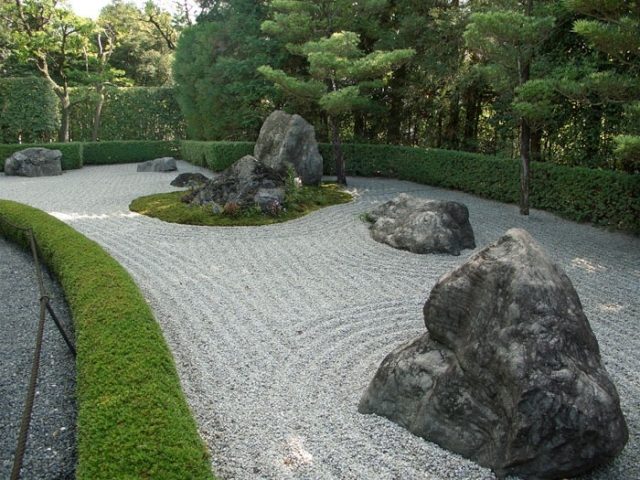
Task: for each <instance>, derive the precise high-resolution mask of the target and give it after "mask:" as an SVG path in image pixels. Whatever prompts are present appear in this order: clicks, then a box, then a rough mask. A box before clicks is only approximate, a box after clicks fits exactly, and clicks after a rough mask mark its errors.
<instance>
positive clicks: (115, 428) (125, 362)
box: [0, 200, 213, 480]
mask: <svg viewBox="0 0 640 480" xmlns="http://www.w3.org/2000/svg"><path fill="white" fill-rule="evenodd" d="M0 215H2V216H3V217H4V218H5V219H7V220H8V221H10V222H11V223H13V224H16V225H19V226H22V227H30V228H32V229H33V231H34V233H35V235H36V237H37V239H38V243H39V246H40V250H41V253H42V258H43V261H44V262H45V263H46V264H47V265H48V266H49V269H50V270H51V271H52V272H53V273H54V274H55V275H56V277H57V278H58V279H59V281H60V283H61V285H62V287H63V289H64V292H65V297H66V299H67V302H68V304H69V307H70V309H71V312H72V316H73V321H74V325H75V334H76V348H77V352H78V356H77V405H78V429H77V438H78V445H77V452H78V464H77V469H76V478H78V479H80V480H83V479H86V480H96V479H113V478H162V479H175V480H182V479H185V478H190V479H212V478H213V476H212V473H211V468H210V464H209V460H208V458H207V452H206V448H205V447H204V445H203V443H202V441H201V439H200V437H199V436H198V432H197V430H196V425H195V422H194V420H193V418H192V416H191V413H190V411H189V408H188V406H187V404H186V401H185V398H184V396H183V393H182V390H181V388H180V383H179V380H178V376H177V374H176V370H175V365H174V362H173V359H172V356H171V353H170V351H169V349H168V348H167V345H166V343H165V341H164V339H163V336H162V332H161V330H160V327H159V326H158V324H157V323H156V321H155V319H154V317H153V315H152V313H151V310H150V309H149V307H148V305H147V303H146V302H145V300H144V298H143V297H142V295H141V294H140V291H139V290H138V287H137V286H136V285H135V283H134V282H133V280H132V279H131V277H130V276H129V274H128V273H127V272H126V271H125V270H124V268H122V266H120V264H118V263H117V262H116V261H115V260H114V259H113V258H112V257H110V256H109V255H108V254H107V253H106V252H105V251H104V250H103V249H102V248H101V247H100V246H99V245H98V244H96V243H95V242H93V241H91V240H89V239H87V238H86V237H84V236H83V235H81V234H80V233H78V232H76V231H75V230H74V229H72V228H71V227H69V226H68V225H66V224H64V223H62V222H61V221H59V220H57V219H55V218H53V217H51V216H50V215H48V214H46V213H45V212H43V211H41V210H37V209H35V208H32V207H29V206H26V205H22V204H19V203H16V202H12V201H8V200H0ZM0 235H4V236H6V237H7V238H9V239H10V240H13V241H15V242H17V243H20V244H23V245H24V237H23V236H22V234H20V233H18V232H16V231H15V230H11V229H9V228H2V227H1V224H0Z"/></svg>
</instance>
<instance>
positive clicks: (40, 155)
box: [4, 147, 62, 177]
mask: <svg viewBox="0 0 640 480" xmlns="http://www.w3.org/2000/svg"><path fill="white" fill-rule="evenodd" d="M4 174H5V175H19V176H22V177H47V176H53V175H61V174H62V152H61V151H60V150H51V149H49V148H39V147H33V148H26V149H24V150H20V151H18V152H14V153H13V155H11V156H10V157H9V158H7V159H6V160H5V162H4Z"/></svg>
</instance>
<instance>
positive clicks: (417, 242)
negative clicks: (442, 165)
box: [368, 193, 476, 255]
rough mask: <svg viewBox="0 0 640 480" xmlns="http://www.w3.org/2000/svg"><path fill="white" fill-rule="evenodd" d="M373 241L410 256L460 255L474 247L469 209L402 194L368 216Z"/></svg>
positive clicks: (459, 204)
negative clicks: (418, 254) (423, 254)
mask: <svg viewBox="0 0 640 480" xmlns="http://www.w3.org/2000/svg"><path fill="white" fill-rule="evenodd" d="M368 217H369V219H370V220H371V221H372V222H373V225H372V226H371V236H372V237H373V239H374V240H376V241H378V242H381V243H386V244H388V245H391V246H392V247H394V248H398V249H401V250H409V251H410V252H413V253H450V254H452V255H460V251H461V250H463V249H465V248H475V246H476V243H475V238H474V236H473V229H472V228H471V224H470V223H469V210H468V209H467V207H466V206H465V205H463V204H462V203H458V202H443V201H438V200H424V199H420V198H415V197H411V196H409V195H407V194H406V193H401V194H400V195H399V196H398V197H396V198H394V199H393V200H390V201H389V202H387V203H384V204H382V205H380V206H378V207H376V208H375V209H374V210H373V211H371V212H370V213H369V214H368Z"/></svg>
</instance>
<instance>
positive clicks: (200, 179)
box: [171, 172, 209, 188]
mask: <svg viewBox="0 0 640 480" xmlns="http://www.w3.org/2000/svg"><path fill="white" fill-rule="evenodd" d="M208 181H209V178H208V177H205V176H204V175H203V174H201V173H191V172H187V173H181V174H180V175H178V176H177V177H176V178H174V179H173V181H172V182H171V186H173V187H190V188H195V187H200V186H202V185H204V184H205V183H207V182H208Z"/></svg>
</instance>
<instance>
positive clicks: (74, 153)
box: [0, 143, 83, 172]
mask: <svg viewBox="0 0 640 480" xmlns="http://www.w3.org/2000/svg"><path fill="white" fill-rule="evenodd" d="M31 147H43V148H50V149H52V150H60V151H61V152H62V169H63V170H72V169H74V168H81V167H82V159H83V144H82V143H23V144H20V145H19V144H16V143H12V144H10V145H3V144H0V172H3V171H4V162H5V160H6V159H7V158H9V157H10V156H11V155H12V154H13V153H14V152H17V151H19V150H24V149H25V148H31Z"/></svg>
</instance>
